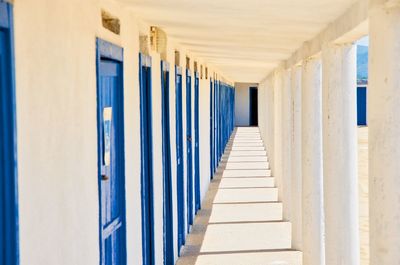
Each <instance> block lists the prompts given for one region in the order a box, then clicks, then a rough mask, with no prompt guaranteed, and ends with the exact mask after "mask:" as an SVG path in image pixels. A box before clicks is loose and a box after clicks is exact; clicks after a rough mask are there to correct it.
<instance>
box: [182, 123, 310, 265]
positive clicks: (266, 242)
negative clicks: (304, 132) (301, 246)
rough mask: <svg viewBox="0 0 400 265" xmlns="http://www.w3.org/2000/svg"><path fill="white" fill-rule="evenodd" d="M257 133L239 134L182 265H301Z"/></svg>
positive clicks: (198, 218)
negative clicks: (292, 245) (292, 246)
mask: <svg viewBox="0 0 400 265" xmlns="http://www.w3.org/2000/svg"><path fill="white" fill-rule="evenodd" d="M301 259H302V254H301V252H299V251H295V250H292V249H291V223H290V222H286V221H283V220H282V204H281V203H280V202H278V191H277V189H276V188H275V181H274V178H273V177H271V171H270V170H269V164H268V158H267V156H266V151H265V150H264V147H263V144H262V140H261V138H260V134H259V131H258V128H238V129H237V130H236V133H235V134H234V137H232V139H231V141H230V142H229V144H228V146H227V149H226V152H225V154H224V156H223V158H222V162H221V165H220V167H219V168H218V170H217V173H216V175H215V176H214V179H213V180H212V182H211V184H210V188H209V190H208V192H207V194H206V198H205V200H204V201H203V205H202V210H200V211H199V213H198V215H197V216H196V219H195V222H194V225H193V227H192V231H191V233H190V234H189V236H188V239H187V242H186V245H185V247H184V248H183V249H182V256H181V258H180V259H179V260H178V262H177V264H178V265H224V264H226V265H300V264H302V262H301Z"/></svg>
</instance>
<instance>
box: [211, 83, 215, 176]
mask: <svg viewBox="0 0 400 265" xmlns="http://www.w3.org/2000/svg"><path fill="white" fill-rule="evenodd" d="M213 150H214V118H213V81H212V79H211V78H210V179H213V178H214V151H213Z"/></svg>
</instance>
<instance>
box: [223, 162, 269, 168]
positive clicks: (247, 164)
mask: <svg viewBox="0 0 400 265" xmlns="http://www.w3.org/2000/svg"><path fill="white" fill-rule="evenodd" d="M226 169H269V163H268V162H228V163H227V164H226Z"/></svg>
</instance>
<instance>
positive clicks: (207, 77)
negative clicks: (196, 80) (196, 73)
mask: <svg viewBox="0 0 400 265" xmlns="http://www.w3.org/2000/svg"><path fill="white" fill-rule="evenodd" d="M206 79H208V67H206Z"/></svg>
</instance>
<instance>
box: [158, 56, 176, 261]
mask: <svg viewBox="0 0 400 265" xmlns="http://www.w3.org/2000/svg"><path fill="white" fill-rule="evenodd" d="M161 100H162V101H161V110H162V154H163V194H164V200H163V202H164V204H163V212H164V222H163V226H164V264H165V265H169V264H174V237H173V222H172V219H173V213H172V179H171V142H170V137H171V135H170V126H169V125H170V124H169V119H170V116H169V64H168V63H167V62H164V61H162V62H161Z"/></svg>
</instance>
